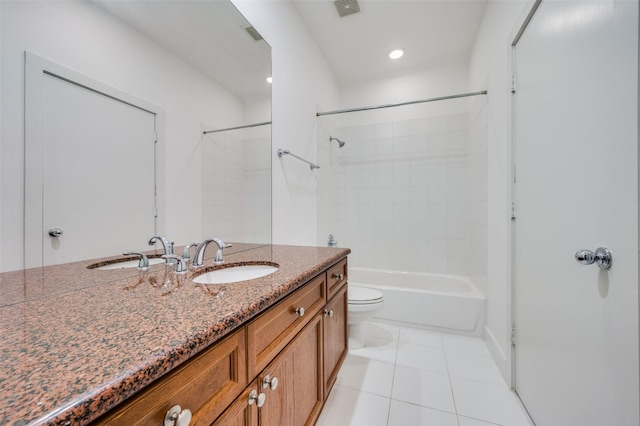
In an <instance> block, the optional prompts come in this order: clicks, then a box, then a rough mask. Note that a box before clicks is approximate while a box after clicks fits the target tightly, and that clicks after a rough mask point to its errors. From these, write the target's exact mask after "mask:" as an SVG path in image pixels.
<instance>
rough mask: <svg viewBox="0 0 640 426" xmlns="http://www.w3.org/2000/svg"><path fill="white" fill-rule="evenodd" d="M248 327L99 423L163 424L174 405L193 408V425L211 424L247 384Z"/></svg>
mask: <svg viewBox="0 0 640 426" xmlns="http://www.w3.org/2000/svg"><path fill="white" fill-rule="evenodd" d="M245 343H246V341H245V329H244V327H243V328H241V329H240V330H238V331H236V332H234V333H233V334H231V335H230V336H228V337H226V338H224V339H223V340H222V341H220V342H219V343H216V344H214V346H213V347H211V348H210V349H206V350H205V351H204V352H202V353H201V354H199V355H197V356H196V357H195V358H193V359H191V360H189V361H187V362H186V363H185V364H184V365H182V366H180V367H178V368H177V369H176V370H174V371H172V372H171V373H169V374H168V375H167V376H165V377H163V378H161V379H159V380H158V381H156V382H155V383H153V384H151V385H150V386H149V387H148V388H147V389H145V390H144V391H142V393H140V394H138V395H136V396H134V397H132V399H130V400H128V401H125V402H124V403H123V404H122V405H121V406H119V407H116V408H115V409H113V410H112V411H110V412H109V413H107V415H105V416H104V417H102V418H100V419H98V420H97V421H96V422H94V424H97V425H128V426H133V425H162V424H163V422H164V416H165V414H166V413H167V411H169V409H170V408H171V407H173V406H174V405H176V404H177V405H180V407H182V409H189V410H191V412H192V414H193V420H192V421H191V425H210V424H211V422H212V421H213V420H214V419H215V418H216V417H218V416H219V415H220V414H221V413H222V411H223V410H224V408H225V407H226V406H227V405H229V404H230V403H231V402H232V401H233V400H234V399H235V398H236V397H237V396H238V395H239V394H240V392H242V390H243V389H244V388H245V386H246V385H247V369H246V362H245V356H246V348H245Z"/></svg>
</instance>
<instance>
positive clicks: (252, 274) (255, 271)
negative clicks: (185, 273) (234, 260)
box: [193, 265, 278, 284]
mask: <svg viewBox="0 0 640 426" xmlns="http://www.w3.org/2000/svg"><path fill="white" fill-rule="evenodd" d="M277 270H278V268H277V267H275V266H271V265H238V266H232V267H229V268H224V269H216V270H214V271H210V272H207V273H204V274H202V275H198V276H197V277H195V278H194V279H193V281H194V282H196V283H198V284H228V283H237V282H239V281H247V280H253V279H255V278H260V277H265V276H267V275H269V274H273V273H274V272H275V271H277Z"/></svg>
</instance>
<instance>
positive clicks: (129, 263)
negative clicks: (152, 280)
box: [89, 257, 164, 271]
mask: <svg viewBox="0 0 640 426" xmlns="http://www.w3.org/2000/svg"><path fill="white" fill-rule="evenodd" d="M139 262H140V261H139V260H138V259H133V260H125V261H123V262H116V263H110V264H108V265H103V266H98V267H95V268H92V267H91V266H93V265H90V266H89V269H96V270H98V271H104V270H107V269H125V268H137V267H138V263H139ZM162 262H164V259H162V258H160V257H152V258H149V266H152V265H157V264H158V263H162Z"/></svg>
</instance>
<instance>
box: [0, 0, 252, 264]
mask: <svg viewBox="0 0 640 426" xmlns="http://www.w3.org/2000/svg"><path fill="white" fill-rule="evenodd" d="M0 9H1V11H2V12H1V18H2V22H1V29H2V86H1V87H2V119H1V124H2V128H1V130H2V134H1V135H2V146H1V150H0V154H1V159H2V165H1V180H2V183H1V187H0V191H1V192H0V194H1V197H0V201H1V203H2V205H1V208H0V215H1V216H2V225H1V232H2V243H1V247H0V249H1V250H2V257H1V262H2V264H1V265H0V270H12V269H19V268H22V267H23V259H22V256H23V242H22V239H23V235H22V233H23V224H22V223H23V188H24V185H23V158H24V157H23V155H24V154H23V142H24V138H23V125H24V116H23V109H24V102H23V82H24V65H23V62H24V59H23V52H24V51H25V50H28V51H30V52H32V53H35V54H37V55H40V56H42V57H44V58H46V59H48V60H50V61H52V62H55V63H57V64H59V65H62V66H64V67H67V68H70V69H73V70H75V71H77V72H80V73H82V74H85V75H87V76H88V77H91V78H93V79H96V80H99V81H102V82H103V83H106V84H108V85H111V86H114V87H116V88H118V89H120V90H122V91H124V92H127V93H130V94H132V95H134V96H136V97H138V98H141V99H143V100H145V101H147V102H150V103H152V104H155V105H157V106H159V107H160V108H162V109H163V110H164V112H165V117H166V120H165V123H164V145H165V158H166V164H165V180H164V182H163V184H164V186H165V191H166V199H167V202H166V210H165V217H164V226H163V228H164V232H165V233H166V235H167V236H168V237H169V238H170V239H173V240H175V241H176V243H178V244H180V243H185V242H187V241H191V240H193V239H197V238H200V236H201V235H200V234H201V219H200V211H201V207H200V206H201V188H200V184H201V176H200V173H201V164H200V139H201V131H202V129H201V123H211V124H213V125H216V126H224V125H233V124H236V123H238V122H241V121H242V114H243V111H242V104H241V102H240V101H239V100H238V99H237V98H236V97H235V96H234V95H232V94H231V93H229V92H228V91H226V90H225V89H223V88H221V87H220V86H219V85H218V84H217V83H215V82H212V81H211V80H209V79H208V78H206V77H205V76H204V75H203V74H201V73H200V72H198V71H196V70H195V69H193V68H191V67H190V66H188V65H186V64H185V63H184V62H182V61H180V60H178V59H177V58H175V57H174V56H172V55H171V54H169V53H168V52H167V51H165V50H163V49H161V48H160V47H158V46H157V45H155V44H153V43H152V42H150V41H149V40H148V39H146V38H145V37H143V36H141V35H140V34H139V33H137V32H135V31H133V30H131V29H130V28H129V27H127V26H125V25H124V24H122V23H121V22H120V21H118V20H116V19H115V18H113V17H112V16H111V15H109V14H107V13H106V12H104V11H103V10H102V9H100V8H99V7H97V6H96V5H94V4H91V3H89V2H52V1H48V2H23V1H2V2H0ZM123 210H124V208H123ZM161 229H162V228H161Z"/></svg>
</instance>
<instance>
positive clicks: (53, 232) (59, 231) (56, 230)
mask: <svg viewBox="0 0 640 426" xmlns="http://www.w3.org/2000/svg"><path fill="white" fill-rule="evenodd" d="M49 235H51V236H52V237H53V238H58V237H59V236H60V235H62V229H60V228H51V229H49Z"/></svg>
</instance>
